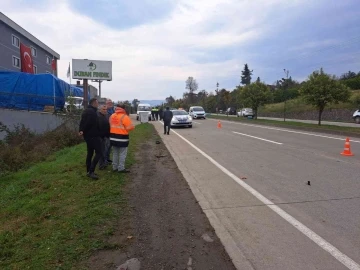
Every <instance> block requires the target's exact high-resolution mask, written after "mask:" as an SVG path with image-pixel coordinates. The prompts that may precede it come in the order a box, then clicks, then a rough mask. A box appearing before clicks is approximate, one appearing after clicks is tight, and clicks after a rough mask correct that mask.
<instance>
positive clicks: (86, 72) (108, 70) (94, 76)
mask: <svg viewBox="0 0 360 270" xmlns="http://www.w3.org/2000/svg"><path fill="white" fill-rule="evenodd" d="M72 78H73V79H81V80H83V79H89V80H103V81H111V80H112V62H111V61H100V60H84V59H72Z"/></svg>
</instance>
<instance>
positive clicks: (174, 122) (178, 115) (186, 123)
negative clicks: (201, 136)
mask: <svg viewBox="0 0 360 270" xmlns="http://www.w3.org/2000/svg"><path fill="white" fill-rule="evenodd" d="M172 113H173V118H172V119H171V123H170V125H171V127H189V128H192V118H191V116H190V115H189V114H188V113H187V112H186V111H184V110H172Z"/></svg>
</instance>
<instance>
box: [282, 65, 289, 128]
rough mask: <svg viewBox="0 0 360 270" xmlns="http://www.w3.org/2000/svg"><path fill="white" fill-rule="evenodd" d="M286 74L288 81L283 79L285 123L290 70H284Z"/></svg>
mask: <svg viewBox="0 0 360 270" xmlns="http://www.w3.org/2000/svg"><path fill="white" fill-rule="evenodd" d="M284 73H285V75H286V80H285V79H284V78H283V81H284V84H285V85H284V122H285V119H286V99H287V96H286V94H287V88H288V85H289V70H287V69H285V68H284Z"/></svg>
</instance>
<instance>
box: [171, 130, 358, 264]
mask: <svg viewBox="0 0 360 270" xmlns="http://www.w3.org/2000/svg"><path fill="white" fill-rule="evenodd" d="M172 132H173V133H175V134H176V135H177V136H179V137H180V138H181V139H182V140H183V141H185V142H187V143H188V144H189V145H190V146H191V147H192V148H194V149H195V150H196V151H198V152H199V153H200V154H201V155H203V156H204V157H205V158H207V159H208V160H209V161H210V162H211V163H213V164H214V165H215V166H216V167H218V168H219V169H220V170H221V171H222V172H223V173H225V174H226V175H228V176H229V177H230V178H232V179H233V180H234V181H235V182H236V183H238V184H239V185H240V186H242V187H243V188H244V189H246V190H247V191H249V192H250V193H251V194H252V195H254V196H255V197H256V198H257V199H258V200H260V201H261V202H262V203H264V204H265V205H266V206H267V207H269V208H270V209H271V210H273V211H274V212H275V213H276V214H278V215H279V216H280V217H282V218H283V219H285V220H286V221H287V222H289V223H290V224H291V225H293V226H294V227H295V228H296V229H298V230H299V231H300V232H302V233H303V234H304V235H306V236H307V237H308V238H310V239H311V240H312V241H313V242H315V243H316V244H317V245H318V246H319V247H321V248H322V249H323V250H325V251H327V252H329V253H330V254H331V255H332V256H333V257H334V258H335V259H337V260H338V261H339V262H341V263H342V264H343V265H345V266H346V267H347V268H348V269H350V270H360V265H359V264H358V263H357V262H355V261H354V260H352V259H351V258H349V257H348V256H346V255H345V254H344V253H342V252H341V251H340V250H338V249H337V248H336V247H334V246H333V245H331V244H330V243H329V242H327V241H326V240H325V239H323V238H322V237H321V236H319V235H317V234H316V233H315V232H313V231H312V230H310V229H309V228H308V227H306V226H305V225H304V224H302V223H301V222H300V221H298V220H297V219H296V218H294V217H293V216H291V215H289V214H288V213H287V212H285V211H284V210H282V209H281V208H280V207H278V206H277V205H274V203H273V202H272V201H270V200H269V199H267V198H266V197H265V196H263V195H262V194H261V193H259V192H258V191H256V190H255V189H254V188H252V187H251V186H249V185H248V184H247V183H245V182H244V181H242V180H241V179H240V178H238V177H237V176H235V175H234V174H233V173H231V172H230V171H229V170H227V169H226V168H225V167H223V166H222V165H220V164H219V163H218V162H217V161H215V160H214V159H213V158H211V157H210V156H209V155H207V154H206V153H205V152H203V151H202V150H201V149H199V148H198V147H197V146H195V145H194V144H192V143H191V142H190V141H188V140H187V139H185V138H184V137H183V136H181V135H180V134H179V133H177V132H176V131H174V130H172Z"/></svg>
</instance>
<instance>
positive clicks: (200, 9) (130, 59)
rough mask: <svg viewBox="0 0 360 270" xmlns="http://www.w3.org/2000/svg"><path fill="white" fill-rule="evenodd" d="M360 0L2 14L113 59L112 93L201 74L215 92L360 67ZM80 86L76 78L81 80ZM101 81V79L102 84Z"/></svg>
mask: <svg viewBox="0 0 360 270" xmlns="http://www.w3.org/2000/svg"><path fill="white" fill-rule="evenodd" d="M358 2H359V0H342V1H338V0H316V1H314V0H291V1H289V0H136V1H130V0H92V1H88V0H57V1H50V0H2V1H1V11H2V12H3V13H4V14H5V15H6V16H8V17H9V18H11V19H12V20H13V21H15V22H16V23H18V24H19V25H20V26H22V27H23V28H24V29H26V30H27V31H28V32H30V33H31V34H33V35H34V36H36V37H37V38H38V39H40V40H41V41H43V42H44V43H45V44H47V45H48V46H49V47H50V48H52V49H53V50H55V51H56V52H58V53H59V54H60V60H59V61H58V76H59V77H60V78H61V79H63V80H65V81H67V82H68V81H69V79H68V78H67V77H66V72H67V68H68V65H69V62H71V59H73V58H75V59H92V60H110V61H112V66H113V71H112V76H113V80H112V81H111V82H103V83H102V96H105V97H108V98H111V99H113V100H116V101H117V100H130V101H131V100H133V99H134V98H137V99H139V100H149V99H150V100H151V99H165V98H166V97H168V96H170V95H172V96H174V97H176V98H181V97H182V95H183V93H184V92H185V91H186V89H185V81H186V79H187V78H188V77H189V76H192V77H194V78H195V79H196V80H197V82H198V84H199V89H198V90H203V89H205V90H206V91H208V92H211V91H214V90H215V89H216V83H217V82H219V85H220V88H225V89H228V90H232V89H234V88H235V87H236V86H237V85H239V84H240V76H241V71H242V69H243V68H244V64H245V63H247V64H248V65H249V67H250V69H251V70H253V80H254V81H255V80H256V78H257V77H258V76H259V77H260V78H261V80H262V81H264V82H265V83H267V84H272V83H274V82H275V81H276V80H277V79H281V78H282V77H284V76H285V73H284V69H286V70H289V75H290V76H292V78H293V79H296V80H299V81H302V80H306V79H307V77H308V75H309V74H310V73H311V72H313V71H314V70H317V69H320V68H321V67H323V68H324V70H325V72H327V73H330V74H335V75H341V74H342V73H344V72H347V71H349V70H352V71H355V72H359V71H360V9H359V8H358V4H359V3H358ZM72 83H75V80H72ZM95 86H97V85H95Z"/></svg>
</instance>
